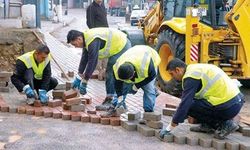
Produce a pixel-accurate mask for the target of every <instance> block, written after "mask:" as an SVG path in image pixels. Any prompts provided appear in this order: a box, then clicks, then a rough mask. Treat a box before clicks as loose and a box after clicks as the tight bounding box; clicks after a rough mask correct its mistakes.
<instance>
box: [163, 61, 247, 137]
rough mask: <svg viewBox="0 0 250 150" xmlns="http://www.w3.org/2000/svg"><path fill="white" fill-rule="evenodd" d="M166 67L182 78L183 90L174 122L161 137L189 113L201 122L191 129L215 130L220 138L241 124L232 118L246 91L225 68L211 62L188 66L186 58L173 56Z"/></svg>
mask: <svg viewBox="0 0 250 150" xmlns="http://www.w3.org/2000/svg"><path fill="white" fill-rule="evenodd" d="M167 71H168V72H169V73H170V74H171V76H172V77H173V78H174V79H176V80H178V81H182V86H183V93H182V97H181V103H180V105H179V107H178V109H177V111H176V113H175V115H174V116H173V119H172V122H171V123H170V124H169V125H168V127H167V128H166V129H163V130H161V131H160V137H161V138H164V135H167V134H170V132H171V130H172V129H174V127H176V126H177V125H178V123H182V122H183V121H184V119H185V118H186V117H187V116H191V117H193V118H195V119H196V120H197V122H198V123H201V124H200V126H196V127H191V128H190V130H191V131H194V132H205V133H214V137H215V138H218V139H224V138H225V137H226V136H227V135H229V134H230V133H232V132H234V131H236V130H237V129H238V128H239V127H238V124H237V123H236V122H234V121H233V118H234V117H235V116H236V115H237V114H238V113H239V112H240V110H241V107H242V105H243V103H244V100H243V94H242V93H241V92H240V90H239V88H238V86H237V85H236V84H235V83H234V82H233V80H232V79H230V78H229V77H228V76H227V74H226V73H225V72H223V70H221V69H220V68H219V67H217V66H215V65H212V64H191V65H188V66H186V64H185V63H184V62H183V61H181V60H179V59H173V60H171V61H170V62H169V64H168V66H167Z"/></svg>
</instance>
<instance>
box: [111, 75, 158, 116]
mask: <svg viewBox="0 0 250 150" xmlns="http://www.w3.org/2000/svg"><path fill="white" fill-rule="evenodd" d="M132 86H133V84H128V83H123V84H122V87H119V88H122V90H120V91H121V93H117V95H118V97H119V96H121V95H123V98H124V99H125V98H126V95H127V94H128V93H130V91H131V90H132ZM141 88H142V90H143V92H144V93H143V109H144V111H145V112H153V111H154V106H155V99H156V91H157V90H156V87H155V79H154V80H152V81H151V82H149V83H148V84H146V85H144V86H142V87H141ZM117 102H118V99H117V97H116V98H115V99H113V101H112V104H113V105H114V106H116V105H117ZM123 103H124V105H125V106H126V103H125V100H124V102H123Z"/></svg>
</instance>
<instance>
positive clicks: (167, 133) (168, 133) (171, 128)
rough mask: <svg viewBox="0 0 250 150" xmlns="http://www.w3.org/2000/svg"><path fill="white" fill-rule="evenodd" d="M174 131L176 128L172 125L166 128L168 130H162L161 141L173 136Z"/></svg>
mask: <svg viewBox="0 0 250 150" xmlns="http://www.w3.org/2000/svg"><path fill="white" fill-rule="evenodd" d="M173 129H174V127H173V126H172V125H171V123H170V124H169V125H168V126H167V127H166V129H161V130H160V131H159V133H160V138H161V139H164V136H165V135H171V133H170V132H171V130H173Z"/></svg>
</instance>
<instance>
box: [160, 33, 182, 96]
mask: <svg viewBox="0 0 250 150" xmlns="http://www.w3.org/2000/svg"><path fill="white" fill-rule="evenodd" d="M156 50H157V51H158V54H159V55H160V57H161V63H160V65H159V69H158V76H157V80H158V86H159V87H160V89H161V90H162V91H163V92H166V93H169V94H171V95H174V96H177V97H180V96H181V93H182V85H181V82H178V81H176V80H174V79H173V78H171V76H170V74H169V73H168V72H167V70H166V67H167V64H168V62H169V61H170V60H171V59H173V58H179V59H181V60H183V61H184V59H185V36H184V35H182V34H178V33H176V32H175V31H173V30H172V29H166V30H163V31H162V32H161V33H160V34H159V36H158V43H157V45H156Z"/></svg>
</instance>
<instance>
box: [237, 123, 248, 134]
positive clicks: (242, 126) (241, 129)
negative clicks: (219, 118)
mask: <svg viewBox="0 0 250 150" xmlns="http://www.w3.org/2000/svg"><path fill="white" fill-rule="evenodd" d="M248 127H249V126H248V125H246V124H245V123H242V122H239V129H238V131H239V132H240V133H243V129H244V128H248Z"/></svg>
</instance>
